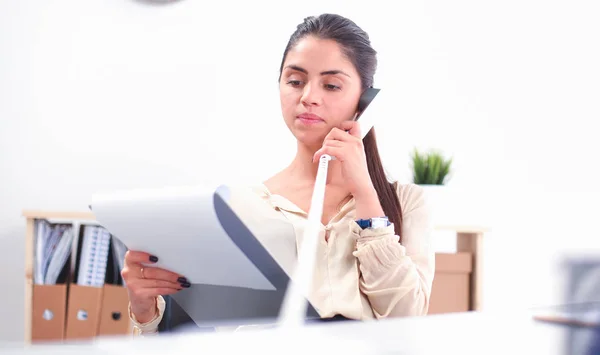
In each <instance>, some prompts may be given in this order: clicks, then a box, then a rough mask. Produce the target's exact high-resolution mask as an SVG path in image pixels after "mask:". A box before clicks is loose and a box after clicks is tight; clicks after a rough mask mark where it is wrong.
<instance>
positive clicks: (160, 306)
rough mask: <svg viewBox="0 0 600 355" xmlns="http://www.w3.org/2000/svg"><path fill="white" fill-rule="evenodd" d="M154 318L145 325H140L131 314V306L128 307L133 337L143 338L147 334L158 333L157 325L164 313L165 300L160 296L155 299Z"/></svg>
mask: <svg viewBox="0 0 600 355" xmlns="http://www.w3.org/2000/svg"><path fill="white" fill-rule="evenodd" d="M156 308H157V312H156V316H154V318H153V319H151V320H150V321H148V322H146V323H140V322H138V321H137V319H136V318H135V315H134V314H133V313H132V312H131V304H129V306H128V311H129V318H130V319H131V323H132V325H133V335H134V336H137V335H140V336H144V335H148V334H156V333H158V324H159V323H160V321H161V320H162V317H163V314H164V313H165V299H164V298H163V297H162V296H158V297H157V298H156Z"/></svg>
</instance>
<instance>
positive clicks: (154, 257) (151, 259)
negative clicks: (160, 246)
mask: <svg viewBox="0 0 600 355" xmlns="http://www.w3.org/2000/svg"><path fill="white" fill-rule="evenodd" d="M150 261H152V262H153V263H155V262H157V261H158V258H157V257H156V256H154V255H150Z"/></svg>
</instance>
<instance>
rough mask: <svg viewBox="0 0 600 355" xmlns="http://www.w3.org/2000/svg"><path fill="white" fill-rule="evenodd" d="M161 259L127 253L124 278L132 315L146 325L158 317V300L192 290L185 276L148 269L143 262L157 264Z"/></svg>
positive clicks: (142, 254)
mask: <svg viewBox="0 0 600 355" xmlns="http://www.w3.org/2000/svg"><path fill="white" fill-rule="evenodd" d="M157 261H158V258H156V257H155V256H152V255H150V254H148V253H144V252H141V251H131V250H129V251H127V253H126V254H125V265H124V266H123V270H121V276H123V280H124V281H125V284H126V286H127V293H128V294H129V303H130V305H131V312H132V313H133V314H134V315H135V318H136V319H137V321H138V322H140V323H146V322H149V321H150V320H152V319H153V318H154V317H155V316H156V298H157V296H159V295H171V294H174V293H177V292H179V291H180V290H182V289H183V288H187V287H190V283H189V282H188V280H187V279H186V278H185V277H183V276H182V275H178V274H176V273H174V272H171V271H168V270H164V269H160V268H157V267H149V266H145V265H143V264H142V263H146V264H147V263H149V262H150V263H155V262H157Z"/></svg>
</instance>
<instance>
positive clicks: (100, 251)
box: [77, 226, 110, 287]
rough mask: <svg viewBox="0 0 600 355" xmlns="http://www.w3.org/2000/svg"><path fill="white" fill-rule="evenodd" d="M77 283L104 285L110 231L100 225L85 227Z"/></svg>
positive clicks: (82, 284) (94, 285) (95, 285)
mask: <svg viewBox="0 0 600 355" xmlns="http://www.w3.org/2000/svg"><path fill="white" fill-rule="evenodd" d="M82 243H83V244H82V246H81V254H80V259H79V273H78V276H77V284H78V285H81V286H92V287H102V286H103V285H104V280H105V278H106V265H107V262H108V252H109V247H110V233H109V232H108V231H107V230H106V229H104V228H102V227H100V226H86V227H85V228H84V233H83V240H82Z"/></svg>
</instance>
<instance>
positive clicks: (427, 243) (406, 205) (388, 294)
mask: <svg viewBox="0 0 600 355" xmlns="http://www.w3.org/2000/svg"><path fill="white" fill-rule="evenodd" d="M396 191H397V193H398V197H399V200H400V206H401V210H402V228H401V234H402V242H401V243H398V240H399V236H398V235H396V234H395V232H394V225H393V224H392V225H390V226H388V227H384V228H375V229H365V230H363V229H361V228H360V226H358V224H356V223H354V225H355V226H353V227H352V228H353V233H356V238H357V244H356V251H355V252H354V256H355V257H357V258H358V262H359V266H360V271H361V277H360V281H359V287H360V289H361V291H362V292H363V293H364V294H365V295H366V296H367V297H368V299H369V302H370V304H371V307H372V309H373V313H374V314H375V316H376V317H377V318H385V317H400V316H419V315H425V314H427V311H428V308H429V299H430V295H431V285H432V283H433V277H434V272H435V252H434V250H433V247H432V229H433V228H432V225H431V218H430V213H429V209H428V206H427V204H426V201H425V194H424V191H423V188H422V187H420V186H418V185H414V184H408V185H400V184H398V185H397V187H396Z"/></svg>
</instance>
